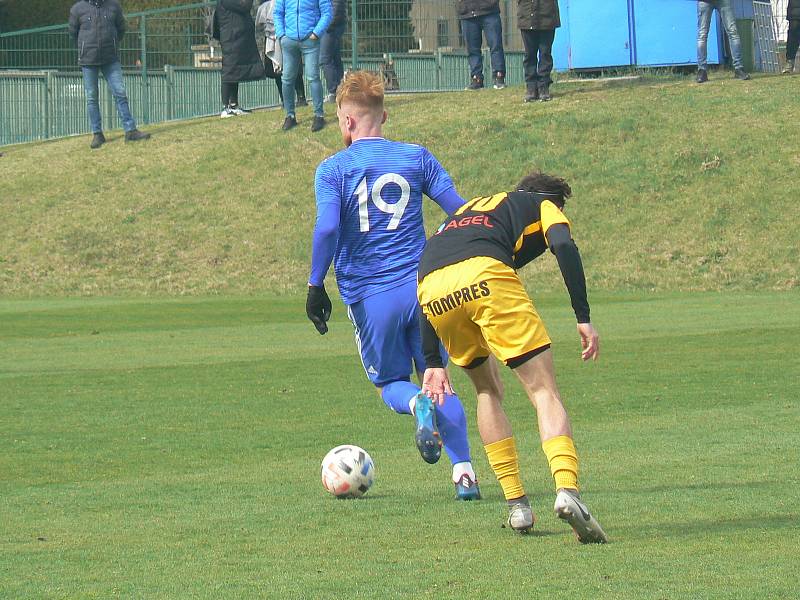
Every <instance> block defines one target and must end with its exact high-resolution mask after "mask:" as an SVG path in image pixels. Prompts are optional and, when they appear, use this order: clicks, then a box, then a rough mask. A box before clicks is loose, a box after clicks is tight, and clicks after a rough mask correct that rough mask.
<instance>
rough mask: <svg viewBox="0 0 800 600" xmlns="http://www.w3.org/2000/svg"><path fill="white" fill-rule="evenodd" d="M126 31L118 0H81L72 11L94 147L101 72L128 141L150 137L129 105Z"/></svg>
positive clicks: (99, 130)
mask: <svg viewBox="0 0 800 600" xmlns="http://www.w3.org/2000/svg"><path fill="white" fill-rule="evenodd" d="M124 33H125V17H124V16H123V15H122V8H121V7H120V5H119V3H118V2H117V1H116V0H79V1H78V2H76V3H75V4H74V5H73V6H72V8H71V9H70V11H69V34H70V36H71V37H72V39H73V41H74V42H75V44H76V45H77V47H78V64H79V65H80V67H81V71H82V72H83V88H84V90H85V92H86V108H87V111H88V113H89V123H90V125H91V127H92V133H93V134H94V135H93V136H92V143H91V147H92V148H99V147H100V146H102V145H103V144H104V143H105V141H106V138H105V136H104V135H103V121H102V118H101V116H100V103H99V101H98V97H99V95H100V94H99V89H98V81H99V78H100V73H102V74H103V78H104V79H105V80H106V83H107V84H108V87H109V88H110V89H111V94H112V95H113V96H114V100H115V101H116V103H117V113H119V118H120V120H121V121H122V126H123V128H124V129H125V141H126V142H138V141H139V140H146V139H147V138H149V137H150V134H149V133H142V132H141V131H139V130H138V129H136V121H135V120H134V118H133V116H132V115H131V110H130V106H129V105H128V94H127V93H126V91H125V83H124V81H123V80H122V65H121V64H120V62H119V55H118V51H119V46H120V42H121V41H122V36H123V34H124Z"/></svg>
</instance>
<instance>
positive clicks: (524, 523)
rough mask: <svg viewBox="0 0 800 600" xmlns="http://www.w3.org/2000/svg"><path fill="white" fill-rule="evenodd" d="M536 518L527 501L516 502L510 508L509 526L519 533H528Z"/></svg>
mask: <svg viewBox="0 0 800 600" xmlns="http://www.w3.org/2000/svg"><path fill="white" fill-rule="evenodd" d="M535 520H536V518H535V517H534V516H533V511H532V510H531V505H530V503H529V502H528V501H527V499H526V500H521V501H519V502H515V503H514V504H512V505H510V506H509V507H508V526H509V527H511V529H513V530H514V531H518V532H519V533H528V532H529V531H530V530H531V527H533V523H534V521H535Z"/></svg>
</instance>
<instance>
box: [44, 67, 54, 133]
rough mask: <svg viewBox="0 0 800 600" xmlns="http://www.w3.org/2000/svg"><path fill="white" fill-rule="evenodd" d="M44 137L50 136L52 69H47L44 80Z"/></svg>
mask: <svg viewBox="0 0 800 600" xmlns="http://www.w3.org/2000/svg"><path fill="white" fill-rule="evenodd" d="M44 85H45V91H44V139H46V140H48V139H50V138H51V137H52V135H51V133H52V131H51V127H52V121H51V118H50V110H51V105H52V103H53V96H54V95H53V71H47V76H46V77H45V80H44Z"/></svg>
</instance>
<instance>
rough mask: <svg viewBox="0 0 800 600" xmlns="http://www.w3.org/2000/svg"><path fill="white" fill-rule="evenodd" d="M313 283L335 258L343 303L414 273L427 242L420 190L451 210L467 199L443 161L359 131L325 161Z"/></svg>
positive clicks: (319, 178) (320, 171)
mask: <svg viewBox="0 0 800 600" xmlns="http://www.w3.org/2000/svg"><path fill="white" fill-rule="evenodd" d="M314 187H315V192H316V200H317V221H316V225H315V228H314V242H313V249H312V263H311V277H310V278H309V283H310V284H312V285H322V282H323V280H324V279H325V273H326V272H327V271H328V268H329V267H330V264H331V261H332V260H333V263H334V272H335V274H336V282H337V284H338V286H339V292H340V293H341V296H342V300H343V301H344V303H345V304H353V303H355V302H358V301H359V300H361V299H363V298H366V297H367V296H370V295H372V294H375V293H378V292H381V291H384V290H387V289H390V288H392V287H395V286H396V285H398V284H399V283H401V282H405V281H408V280H416V275H417V267H418V266H419V259H420V256H421V255H422V250H423V249H424V248H425V229H424V227H423V222H422V195H423V194H425V195H426V196H428V197H429V198H431V199H432V200H434V201H435V202H436V203H437V204H439V206H441V207H442V209H443V210H444V211H445V212H447V213H448V214H451V213H453V212H454V211H455V210H456V209H457V208H458V207H460V206H461V205H462V204H463V202H464V201H463V199H462V198H461V197H460V196H459V195H458V194H457V192H456V191H455V187H454V185H453V181H452V179H450V176H449V175H448V174H447V171H445V170H444V168H443V167H442V165H441V164H439V161H437V160H436V158H435V157H434V156H433V155H432V154H431V153H430V152H429V151H428V150H427V149H425V148H423V147H422V146H418V145H416V144H406V143H402V142H393V141H390V140H386V139H383V138H362V139H359V140H356V141H355V142H353V143H352V144H351V145H350V147H348V148H346V149H344V150H341V151H340V152H338V153H336V154H335V155H333V156H332V157H330V158H328V159H327V160H325V161H323V162H322V163H321V164H320V165H319V167H318V168H317V173H316V178H315V182H314Z"/></svg>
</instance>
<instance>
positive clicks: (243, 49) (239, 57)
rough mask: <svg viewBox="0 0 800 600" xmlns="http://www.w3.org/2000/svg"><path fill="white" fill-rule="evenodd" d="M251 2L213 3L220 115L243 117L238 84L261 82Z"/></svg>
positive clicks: (262, 69) (261, 65)
mask: <svg viewBox="0 0 800 600" xmlns="http://www.w3.org/2000/svg"><path fill="white" fill-rule="evenodd" d="M252 8H253V0H217V10H216V11H215V13H214V21H215V24H214V27H215V33H218V37H217V39H218V40H219V43H220V46H222V105H223V106H224V108H223V110H222V113H221V114H220V116H221V117H222V118H223V119H224V118H226V117H233V116H236V115H245V114H247V113H249V112H250V111H248V110H244V109H243V108H241V107H240V106H239V83H241V82H243V81H258V80H260V79H264V77H265V73H264V63H263V62H261V55H260V54H259V52H258V46H257V45H256V34H255V23H254V22H253V17H252V16H251V14H250V11H251V9H252Z"/></svg>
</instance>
